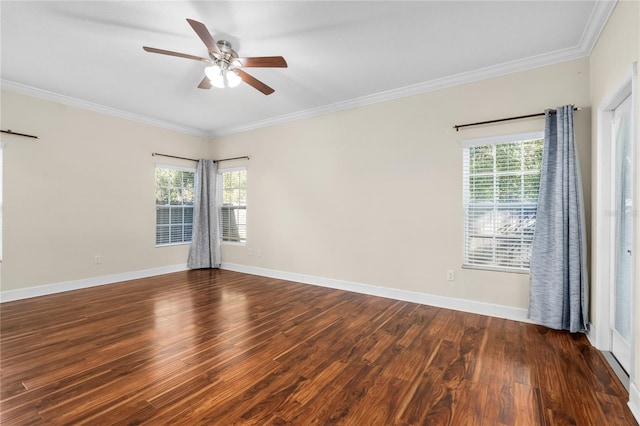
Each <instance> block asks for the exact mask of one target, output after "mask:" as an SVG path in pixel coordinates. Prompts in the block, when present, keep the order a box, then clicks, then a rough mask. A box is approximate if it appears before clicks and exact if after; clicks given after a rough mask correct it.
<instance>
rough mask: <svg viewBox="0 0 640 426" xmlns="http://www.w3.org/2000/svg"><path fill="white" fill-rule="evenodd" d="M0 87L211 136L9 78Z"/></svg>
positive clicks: (159, 125) (209, 135) (0, 83)
mask: <svg viewBox="0 0 640 426" xmlns="http://www.w3.org/2000/svg"><path fill="white" fill-rule="evenodd" d="M0 87H1V88H2V89H3V90H8V91H10V92H14V93H18V94H21V95H27V96H32V97H34V98H39V99H44V100H47V101H53V102H58V103H61V104H64V105H68V106H72V107H75V108H80V109H84V110H88V111H93V112H97V113H100V114H105V115H109V116H112V117H117V118H124V119H125V120H131V121H135V122H138V123H143V124H148V125H151V126H155V127H160V128H163V129H168V130H173V131H176V132H180V133H186V134H189V135H194V136H200V137H203V138H207V139H210V138H211V132H207V131H203V130H200V129H195V128H192V127H187V126H181V125H179V124H175V123H170V122H167V121H162V120H158V119H155V118H151V117H147V116H144V115H140V114H134V113H132V112H128V111H124V110H121V109H117V108H112V107H108V106H106V105H100V104H96V103H93V102H88V101H84V100H82V99H77V98H73V97H71V96H65V95H61V94H59V93H54V92H49V91H47V90H42V89H38V88H36V87H32V86H27V85H24V84H20V83H16V82H13V81H9V80H0Z"/></svg>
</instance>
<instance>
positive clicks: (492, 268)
mask: <svg viewBox="0 0 640 426" xmlns="http://www.w3.org/2000/svg"><path fill="white" fill-rule="evenodd" d="M462 269H477V270H480V271H489V272H507V273H511V274H520V275H529V270H528V269H511V268H501V267H499V266H480V265H467V264H464V265H462Z"/></svg>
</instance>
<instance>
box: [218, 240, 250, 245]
mask: <svg viewBox="0 0 640 426" xmlns="http://www.w3.org/2000/svg"><path fill="white" fill-rule="evenodd" d="M220 245H223V246H246V245H247V242H246V241H220Z"/></svg>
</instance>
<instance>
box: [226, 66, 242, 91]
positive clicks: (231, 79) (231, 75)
mask: <svg viewBox="0 0 640 426" xmlns="http://www.w3.org/2000/svg"><path fill="white" fill-rule="evenodd" d="M240 82H242V79H241V78H240V76H239V75H238V74H236V73H235V72H234V71H233V70H227V84H228V85H229V87H236V86H237V85H238V84H240Z"/></svg>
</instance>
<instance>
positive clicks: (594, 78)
mask: <svg viewBox="0 0 640 426" xmlns="http://www.w3.org/2000/svg"><path fill="white" fill-rule="evenodd" d="M639 27H640V3H638V2H636V1H619V2H618V4H617V6H616V8H615V10H614V11H613V14H612V15H611V17H610V18H609V21H608V22H607V25H606V27H605V29H604V31H603V32H602V34H601V36H600V38H599V40H598V43H597V44H596V46H595V48H594V50H593V52H592V54H591V57H590V61H589V67H590V75H591V78H590V95H591V105H592V107H593V120H592V123H593V130H592V132H593V135H594V137H593V146H592V149H593V151H594V152H595V150H596V148H597V145H598V138H597V137H596V135H597V134H598V120H597V114H598V107H599V106H600V105H602V103H603V101H604V100H605V99H607V97H609V96H610V95H611V93H612V92H613V91H615V90H616V89H617V88H618V86H619V85H620V84H621V83H622V82H623V81H624V79H626V78H627V77H628V75H629V73H630V70H631V67H632V63H633V62H637V61H638V58H640V33H639V30H638V28H639ZM639 97H640V93H637V94H636V98H637V99H640V98H639ZM637 122H640V121H637ZM637 140H640V139H637ZM638 154H640V150H638ZM637 164H640V157H638V161H637ZM593 172H594V173H593V181H592V184H593V188H594V193H593V198H594V200H595V198H596V193H595V191H596V189H597V186H596V183H597V182H598V179H600V175H601V174H602V173H604V171H602V170H599V169H598V167H597V159H595V158H594V162H593ZM639 176H640V175H639ZM639 187H640V181H639ZM592 212H593V215H594V224H595V220H596V219H597V218H598V217H599V215H606V214H607V212H605V211H603V210H602V209H601V208H598V206H597V205H595V203H594V206H593V209H592ZM593 231H594V234H595V233H596V228H595V227H594V230H593ZM636 243H638V244H640V238H638V239H637V241H636ZM593 244H598V241H597V239H595V238H594V241H593ZM637 247H638V250H636V253H640V245H638V246H637ZM600 261H601V259H598V258H597V257H596V258H594V259H593V263H592V264H593V268H592V277H593V280H592V289H593V291H592V295H593V294H595V292H596V291H597V289H598V288H601V287H602V286H603V285H605V283H602V282H598V279H597V274H598V264H599V262H600ZM636 265H637V266H636V271H640V256H638V255H637V254H636ZM635 287H636V288H640V273H638V274H636V286H635ZM594 302H595V303H597V300H594ZM592 306H593V304H592ZM635 312H640V292H636V302H635ZM636 320H640V315H637V314H636ZM603 321H607V322H608V318H597V317H593V316H592V322H593V323H594V324H595V325H596V326H598V324H600V323H601V322H603ZM635 328H636V330H640V322H638V321H637V322H636V327H635ZM635 341H636V342H635V343H636V350H635V353H636V361H635V363H636V366H637V365H640V339H638V338H637V333H636V338H635ZM639 379H640V375H638V374H637V368H636V374H635V377H632V381H633V382H635V383H638V381H639Z"/></svg>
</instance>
